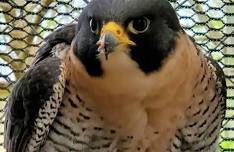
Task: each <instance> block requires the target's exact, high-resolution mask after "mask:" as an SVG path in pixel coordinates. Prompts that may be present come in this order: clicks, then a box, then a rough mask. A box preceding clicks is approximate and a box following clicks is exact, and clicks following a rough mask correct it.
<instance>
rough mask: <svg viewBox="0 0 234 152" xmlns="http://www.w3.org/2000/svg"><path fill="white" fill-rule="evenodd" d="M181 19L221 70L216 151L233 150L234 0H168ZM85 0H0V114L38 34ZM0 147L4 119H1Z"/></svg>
mask: <svg viewBox="0 0 234 152" xmlns="http://www.w3.org/2000/svg"><path fill="white" fill-rule="evenodd" d="M169 1H170V2H171V4H172V5H173V7H174V8H175V10H176V12H177V14H178V17H179V19H180V23H181V25H182V26H183V27H184V29H185V30H186V32H187V33H188V34H189V35H190V36H192V37H193V38H194V39H195V41H196V43H198V44H200V45H201V46H202V47H203V48H204V49H205V50H206V53H207V55H209V56H211V57H212V58H214V59H215V60H216V61H218V62H219V64H220V65H221V67H222V68H223V70H224V72H225V75H226V82H227V86H228V89H227V92H228V97H227V112H226V119H225V122H224V123H223V128H222V129H221V131H220V139H219V147H218V148H217V151H221V152H234V0H177V1H173V0H169ZM88 2H89V1H88V0H40V1H37V0H6V1H5V0H1V1H0V115H3V108H4V105H5V103H6V100H7V97H8V95H9V93H10V91H11V89H12V87H13V85H14V83H15V82H16V81H17V80H18V79H19V78H20V77H21V76H22V75H23V74H24V72H25V70H26V69H27V68H28V67H29V66H30V64H31V62H32V60H33V57H34V55H35V52H36V51H37V49H38V48H39V47H40V45H41V43H42V41H43V39H44V38H45V37H46V36H47V35H48V34H49V33H51V32H52V31H54V30H55V29H57V28H58V27H60V26H62V25H64V24H68V23H71V22H77V18H78V16H79V14H80V12H81V11H82V8H83V7H85V6H86V5H87V3H88ZM0 121H1V122H0V152H4V149H3V122H4V119H0Z"/></svg>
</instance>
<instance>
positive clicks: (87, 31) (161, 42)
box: [4, 0, 226, 152]
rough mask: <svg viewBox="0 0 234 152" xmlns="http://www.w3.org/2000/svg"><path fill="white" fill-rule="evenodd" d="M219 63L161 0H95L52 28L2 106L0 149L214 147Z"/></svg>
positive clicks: (161, 151)
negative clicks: (73, 20)
mask: <svg viewBox="0 0 234 152" xmlns="http://www.w3.org/2000/svg"><path fill="white" fill-rule="evenodd" d="M225 98H226V84H225V78H224V73H223V71H222V69H221V68H220V67H219V65H218V64H217V63H215V62H214V61H213V60H212V59H210V58H209V57H206V56H205V55H204V54H203V51H202V48H201V47H199V46H198V45H196V44H195V43H194V42H193V41H192V40H191V38H190V37H189V36H188V35H187V34H186V33H185V31H184V30H183V29H182V27H181V25H180V23H179V20H178V18H177V16H176V13H175V11H174V9H173V8H172V6H171V5H170V3H169V2H168V1H167V0H144V1H142V0H93V1H91V2H90V3H89V4H88V5H87V6H86V7H85V8H84V10H83V11H82V13H81V15H80V16H79V20H78V23H77V24H71V25H67V26H65V27H63V28H61V29H59V30H57V31H55V32H54V33H52V34H51V35H50V36H49V37H48V38H47V39H46V40H45V43H44V45H43V46H42V47H41V48H40V49H39V50H38V53H37V56H36V58H35V60H34V62H33V64H32V65H31V67H30V68H29V70H28V71H27V72H26V73H25V75H24V76H23V77H22V78H21V79H20V80H19V81H18V82H17V83H16V85H15V87H14V89H13V90H12V93H11V95H10V97H9V100H8V103H7V105H6V119H5V132H4V146H5V148H6V149H7V152H214V151H215V149H216V148H217V145H218V143H217V139H218V137H219V130H220V128H221V125H222V121H223V119H224V115H225Z"/></svg>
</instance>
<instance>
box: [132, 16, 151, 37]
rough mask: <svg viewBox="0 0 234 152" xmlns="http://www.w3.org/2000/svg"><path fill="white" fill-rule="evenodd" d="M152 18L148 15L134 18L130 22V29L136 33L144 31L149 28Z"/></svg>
mask: <svg viewBox="0 0 234 152" xmlns="http://www.w3.org/2000/svg"><path fill="white" fill-rule="evenodd" d="M149 24H150V20H149V19H148V18H146V17H139V18H136V19H133V20H132V21H131V22H130V23H129V24H128V30H129V31H130V32H132V33H134V34H138V33H144V32H145V31H147V29H148V28H149Z"/></svg>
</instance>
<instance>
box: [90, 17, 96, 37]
mask: <svg viewBox="0 0 234 152" xmlns="http://www.w3.org/2000/svg"><path fill="white" fill-rule="evenodd" d="M89 26H90V29H91V31H92V32H93V33H95V34H98V23H97V21H96V20H95V19H94V18H91V19H90V22H89Z"/></svg>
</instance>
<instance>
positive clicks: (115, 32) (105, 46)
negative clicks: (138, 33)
mask: <svg viewBox="0 0 234 152" xmlns="http://www.w3.org/2000/svg"><path fill="white" fill-rule="evenodd" d="M120 44H123V45H135V43H134V42H133V41H131V40H130V39H129V38H128V36H127V34H126V33H125V32H124V30H123V28H122V27H121V26H120V25H118V24H117V23H115V22H108V23H107V24H105V25H104V26H103V27H102V30H101V36H100V39H99V41H98V42H97V45H99V47H98V52H99V53H104V54H105V57H106V60H107V59H108V55H109V53H111V52H113V50H114V48H115V47H117V46H118V45H120Z"/></svg>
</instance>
